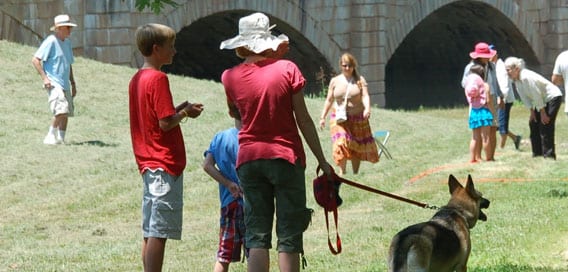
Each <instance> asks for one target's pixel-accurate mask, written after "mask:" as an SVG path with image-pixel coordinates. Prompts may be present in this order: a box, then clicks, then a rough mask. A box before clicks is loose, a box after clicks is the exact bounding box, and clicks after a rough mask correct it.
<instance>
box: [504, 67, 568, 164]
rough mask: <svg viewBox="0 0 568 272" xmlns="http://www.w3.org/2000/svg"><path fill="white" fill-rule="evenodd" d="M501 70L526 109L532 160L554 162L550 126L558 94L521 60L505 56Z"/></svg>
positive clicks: (553, 118) (552, 126)
mask: <svg viewBox="0 0 568 272" xmlns="http://www.w3.org/2000/svg"><path fill="white" fill-rule="evenodd" d="M505 69H506V71H507V74H508V75H509V78H510V79H511V80H513V83H514V84H515V85H516V86H517V92H518V94H519V96H520V98H521V100H522V101H523V104H525V107H527V108H528V109H530V118H529V128H530V138H531V146H532V153H533V157H540V156H544V157H545V158H551V159H556V152H555V147H554V127H555V122H556V115H557V114H558V110H559V109H560V105H561V104H562V92H561V91H560V89H559V88H558V87H557V86H556V85H554V83H552V82H550V81H548V80H547V79H546V78H544V77H543V76H541V75H539V74H537V73H535V72H533V71H531V70H529V69H526V68H525V63H524V61H523V60H522V59H520V58H516V57H508V58H507V59H506V60H505Z"/></svg>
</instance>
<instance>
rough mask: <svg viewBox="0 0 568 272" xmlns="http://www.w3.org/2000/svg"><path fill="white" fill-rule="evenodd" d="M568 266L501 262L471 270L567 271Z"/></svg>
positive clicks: (479, 271) (502, 271) (478, 271)
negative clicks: (558, 266) (539, 265)
mask: <svg viewBox="0 0 568 272" xmlns="http://www.w3.org/2000/svg"><path fill="white" fill-rule="evenodd" d="M567 269H568V268H551V267H533V266H528V265H515V264H500V265H497V266H490V267H475V268H471V269H468V271H471V272H565V271H568V270H567Z"/></svg>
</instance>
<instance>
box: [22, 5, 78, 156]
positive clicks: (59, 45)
mask: <svg viewBox="0 0 568 272" xmlns="http://www.w3.org/2000/svg"><path fill="white" fill-rule="evenodd" d="M76 26H77V25H76V24H74V23H72V22H71V19H70V18H69V15H67V14H61V15H57V16H55V18H54V19H53V26H52V27H51V28H50V29H51V31H53V34H51V35H49V36H48V37H47V38H46V39H45V40H44V41H43V42H42V43H41V45H40V47H39V48H38V50H37V51H36V52H35V54H34V57H33V58H32V64H33V66H34V67H35V69H36V70H37V72H38V73H39V75H40V76H41V80H42V82H43V88H44V89H45V90H46V91H47V96H48V104H49V109H50V111H51V113H52V114H53V116H54V117H53V120H52V122H51V126H50V127H49V131H48V133H47V135H46V136H45V138H44V139H43V143H44V144H48V145H56V144H63V143H64V140H65V132H66V130H67V120H68V117H69V116H73V97H75V95H76V94H77V88H76V86H75V78H74V77H73V69H72V67H71V64H73V61H74V57H73V46H72V45H71V40H70V39H68V38H69V36H70V35H71V29H72V28H73V27H76Z"/></svg>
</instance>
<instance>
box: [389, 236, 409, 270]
mask: <svg viewBox="0 0 568 272" xmlns="http://www.w3.org/2000/svg"><path fill="white" fill-rule="evenodd" d="M407 253H408V250H407V249H405V248H404V247H403V246H402V245H401V241H400V239H399V236H398V235H396V236H395V237H394V238H393V239H392V242H391V245H390V248H389V258H388V268H389V270H388V271H389V272H401V271H407V269H406V258H407Z"/></svg>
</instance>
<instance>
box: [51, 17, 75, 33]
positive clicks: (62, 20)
mask: <svg viewBox="0 0 568 272" xmlns="http://www.w3.org/2000/svg"><path fill="white" fill-rule="evenodd" d="M60 26H72V27H76V26H77V25H76V24H74V23H71V18H69V15H67V14H60V15H57V16H55V18H53V26H52V27H51V28H50V30H51V31H55V29H56V28H58V27H60Z"/></svg>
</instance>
